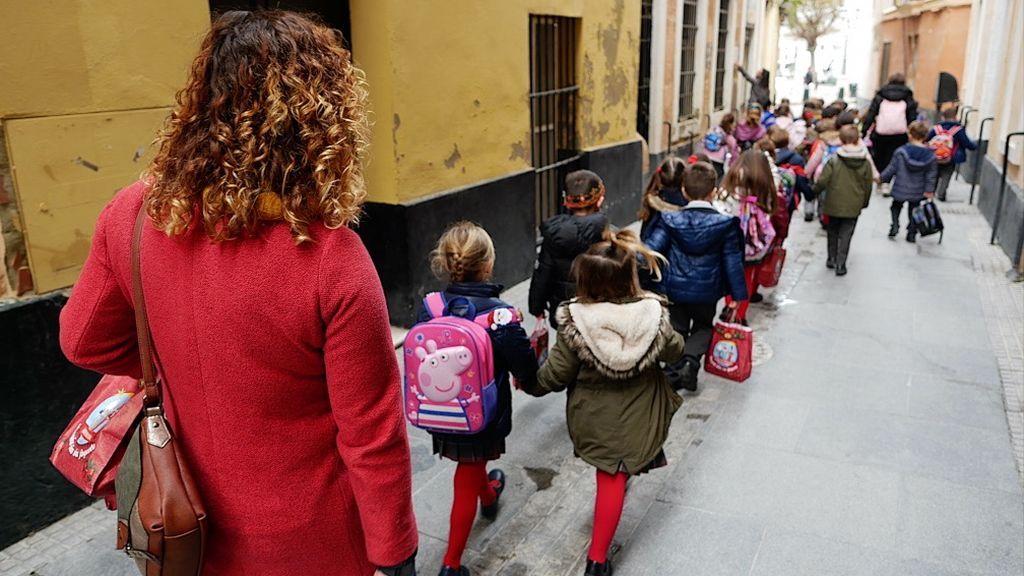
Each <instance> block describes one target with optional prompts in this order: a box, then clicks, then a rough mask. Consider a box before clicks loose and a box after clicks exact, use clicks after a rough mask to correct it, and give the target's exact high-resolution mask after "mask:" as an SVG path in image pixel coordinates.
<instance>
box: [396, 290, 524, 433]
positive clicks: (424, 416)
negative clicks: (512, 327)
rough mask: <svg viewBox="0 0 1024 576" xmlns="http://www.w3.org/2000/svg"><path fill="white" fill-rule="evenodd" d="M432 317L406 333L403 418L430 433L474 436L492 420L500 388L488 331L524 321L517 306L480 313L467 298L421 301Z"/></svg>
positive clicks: (429, 297)
mask: <svg viewBox="0 0 1024 576" xmlns="http://www.w3.org/2000/svg"><path fill="white" fill-rule="evenodd" d="M423 307H424V309H425V310H426V311H427V313H428V314H429V315H430V319H429V320H427V321H426V322H421V323H419V324H417V325H415V326H413V327H412V329H411V330H409V333H408V334H407V335H406V337H405V344H404V346H403V348H404V350H403V356H404V364H405V378H404V382H403V388H404V390H405V416H406V418H407V419H408V420H409V423H410V424H412V425H413V426H416V427H417V428H422V429H424V430H426V431H428V432H439V433H443V434H476V433H478V432H480V431H481V430H483V429H484V428H486V427H487V426H488V425H489V424H490V423H491V421H492V420H493V419H494V416H495V413H496V412H497V405H498V386H497V383H496V381H495V377H494V348H493V346H492V344H491V337H490V335H489V334H488V332H487V331H488V330H494V329H497V328H498V327H499V326H505V325H508V324H512V323H518V322H519V321H520V319H521V318H520V315H519V312H518V311H517V310H516V309H515V308H509V307H504V306H501V307H497V308H494V309H492V310H488V311H486V312H484V313H482V314H477V312H476V308H475V307H474V306H473V303H472V302H471V301H470V300H469V299H468V298H464V297H461V296H460V297H456V298H452V299H451V300H447V301H446V300H445V296H444V294H442V293H440V292H431V293H430V294H427V296H426V298H424V299H423Z"/></svg>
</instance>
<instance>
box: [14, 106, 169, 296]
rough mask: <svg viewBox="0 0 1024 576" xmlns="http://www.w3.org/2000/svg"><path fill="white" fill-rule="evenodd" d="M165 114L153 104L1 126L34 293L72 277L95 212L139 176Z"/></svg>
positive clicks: (86, 246) (85, 248) (60, 285)
mask: <svg viewBox="0 0 1024 576" xmlns="http://www.w3.org/2000/svg"><path fill="white" fill-rule="evenodd" d="M166 116H167V109H164V108H155V109H149V110H132V111H120V112H100V113H93V114H80V115H67V116H51V117H45V118H24V119H18V120H11V121H8V122H5V123H4V131H5V133H6V136H7V145H8V147H9V148H10V152H11V168H12V172H13V174H14V181H15V186H16V188H17V190H18V205H19V207H20V208H21V218H22V222H24V225H25V236H26V238H25V240H26V244H27V245H28V256H29V264H30V266H31V268H32V276H33V278H34V280H35V285H36V291H37V292H49V291H51V290H56V289H58V288H64V287H65V286H70V285H71V284H72V283H74V281H75V280H76V279H77V278H78V273H79V271H80V270H81V267H82V264H83V263H84V262H85V257H86V256H87V255H88V254H89V242H90V239H91V238H92V232H93V226H94V224H95V222H96V217H97V216H98V215H99V213H100V210H101V209H102V208H103V206H104V205H106V203H107V202H109V201H110V199H111V198H113V196H114V194H115V193H116V192H117V191H118V190H120V189H121V188H123V187H124V186H126V185H127V184H130V183H131V182H133V181H135V180H137V179H138V177H139V174H140V173H141V172H142V170H143V169H144V168H145V167H146V166H147V164H148V162H149V160H150V159H151V158H152V155H151V150H150V146H149V144H150V143H151V141H152V140H153V135H154V134H155V133H156V130H157V129H158V128H159V127H160V124H161V123H162V122H163V120H164V118H165V117H166Z"/></svg>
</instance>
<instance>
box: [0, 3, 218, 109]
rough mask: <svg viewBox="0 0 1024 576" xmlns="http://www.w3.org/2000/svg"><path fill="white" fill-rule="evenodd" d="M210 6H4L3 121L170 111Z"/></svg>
mask: <svg viewBox="0 0 1024 576" xmlns="http://www.w3.org/2000/svg"><path fill="white" fill-rule="evenodd" d="M209 23H210V12H209V5H208V3H207V2H206V1H205V0H174V1H173V2H166V1H162V0H47V1H40V0H31V1H26V0H0V118H2V117H12V116H49V115H58V114H74V113H81V112H98V111H101V110H127V109H135V108H152V107H157V106H168V105H170V104H171V102H172V100H173V96H174V93H175V91H176V90H178V89H179V88H180V87H181V85H182V84H183V83H184V80H185V77H186V73H187V72H188V67H189V64H190V63H191V61H192V58H193V57H194V56H195V51H196V48H197V47H198V45H199V40H200V39H201V37H202V34H203V33H204V32H205V31H206V29H207V28H208V27H209Z"/></svg>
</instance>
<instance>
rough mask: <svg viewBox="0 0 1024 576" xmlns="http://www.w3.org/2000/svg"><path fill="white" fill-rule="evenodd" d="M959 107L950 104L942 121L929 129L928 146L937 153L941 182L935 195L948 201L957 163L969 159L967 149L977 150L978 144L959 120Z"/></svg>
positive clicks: (942, 200) (941, 200) (943, 200)
mask: <svg viewBox="0 0 1024 576" xmlns="http://www.w3.org/2000/svg"><path fill="white" fill-rule="evenodd" d="M957 112H958V110H957V107H956V106H950V107H949V108H946V109H945V110H943V111H942V121H941V122H939V123H938V124H936V125H935V126H932V129H931V130H929V131H928V147H929V148H931V149H932V152H934V153H935V162H936V163H937V164H938V165H939V183H938V185H936V187H935V195H936V196H937V197H938V198H939V201H940V202H945V201H946V190H947V189H948V188H949V181H950V180H951V179H952V178H953V172H954V171H956V167H957V164H962V163H963V162H964V161H965V160H967V152H966V151H967V150H977V149H978V144H977V143H975V142H974V141H973V140H971V139H970V138H969V137H968V136H967V131H966V130H964V126H963V124H961V123H960V122H958V121H957Z"/></svg>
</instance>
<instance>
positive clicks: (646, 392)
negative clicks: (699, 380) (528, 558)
mask: <svg viewBox="0 0 1024 576" xmlns="http://www.w3.org/2000/svg"><path fill="white" fill-rule="evenodd" d="M638 254H640V255H642V256H643V258H644V260H645V261H646V262H647V263H648V264H649V266H650V268H651V272H652V274H653V275H654V276H655V278H658V277H660V274H659V268H658V262H659V260H661V261H663V260H664V258H663V257H662V256H661V255H659V254H658V253H656V252H653V251H652V250H650V249H649V248H647V247H646V246H644V245H643V244H642V243H641V242H640V240H639V238H637V236H636V234H634V233H633V232H631V231H629V230H622V231H619V232H618V233H612V232H610V231H606V232H605V235H604V240H603V241H601V242H598V243H597V244H594V245H593V246H591V247H590V249H588V250H587V251H586V252H584V253H583V254H581V255H580V256H578V257H577V258H576V261H575V263H574V264H573V269H574V275H575V277H576V294H577V296H576V298H574V299H573V300H570V301H568V302H563V303H562V304H561V306H559V308H558V311H557V312H556V315H557V318H558V340H557V342H556V344H555V347H554V349H553V350H552V351H551V354H550V356H549V357H548V360H547V362H546V363H545V364H544V366H543V368H542V369H541V371H540V372H538V374H537V382H536V384H533V383H529V384H527V383H524V386H523V389H524V390H525V391H526V392H527V393H529V394H532V395H534V396H543V395H545V394H547V393H549V392H560V391H562V390H566V389H567V390H568V398H567V401H566V421H567V424H568V426H569V435H570V436H571V437H572V441H573V446H574V448H575V452H576V454H577V456H579V457H580V458H582V459H583V460H584V461H586V462H587V463H588V464H590V465H592V466H594V467H595V468H597V497H596V502H595V505H594V528H593V535H592V541H591V545H590V551H589V553H588V554H587V568H586V575H587V576H606V575H610V574H611V573H612V572H611V571H612V568H611V562H610V560H609V559H608V548H609V546H610V545H611V542H612V537H613V536H614V535H615V530H616V528H617V527H618V524H619V518H620V517H621V515H622V505H623V502H624V499H625V494H626V480H627V479H628V478H629V477H630V476H631V475H636V474H642V473H644V472H647V471H649V470H651V469H654V468H657V467H659V466H664V465H665V464H666V463H667V461H666V460H665V453H664V452H663V451H662V449H661V448H662V445H663V444H664V443H665V439H666V437H667V436H668V429H669V424H670V423H671V421H672V416H673V414H675V412H676V410H678V409H679V406H680V405H681V404H682V398H680V397H679V395H677V394H676V393H675V392H673V390H672V388H671V386H670V385H669V383H668V381H667V380H666V378H665V375H664V373H663V372H662V370H661V368H660V367H659V362H667V363H675V362H678V361H679V360H680V359H682V356H683V338H682V337H681V336H680V335H679V334H678V333H676V332H675V331H674V330H672V324H671V322H670V320H669V313H668V308H667V302H666V301H665V300H664V299H662V298H661V297H659V296H656V295H654V294H651V293H649V292H644V291H643V290H642V289H641V288H640V282H639V278H638V275H637V255H638Z"/></svg>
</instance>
